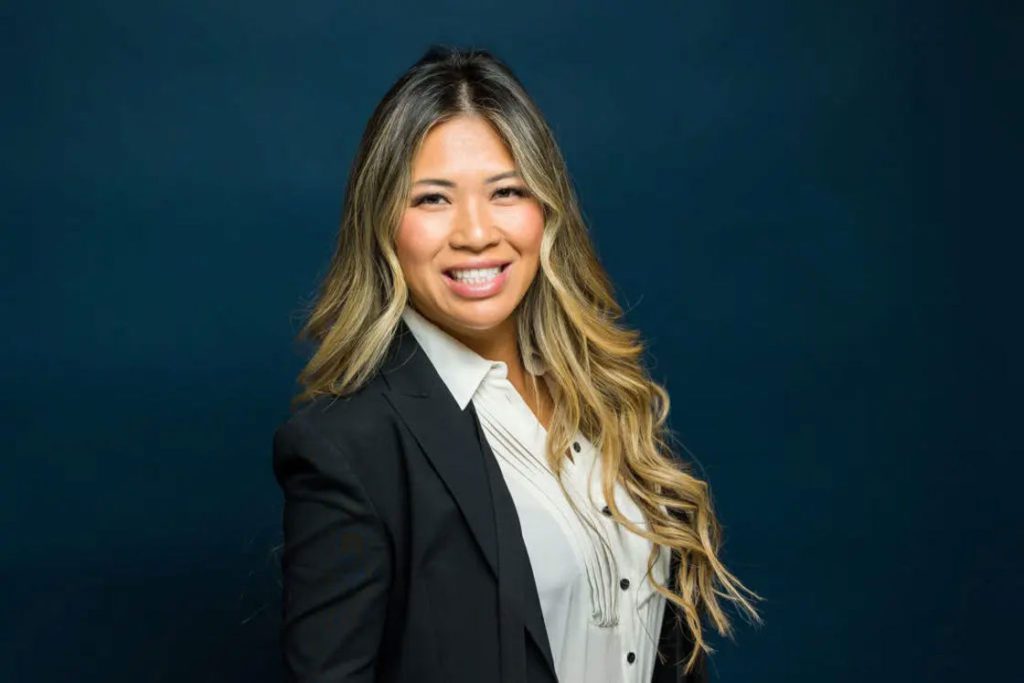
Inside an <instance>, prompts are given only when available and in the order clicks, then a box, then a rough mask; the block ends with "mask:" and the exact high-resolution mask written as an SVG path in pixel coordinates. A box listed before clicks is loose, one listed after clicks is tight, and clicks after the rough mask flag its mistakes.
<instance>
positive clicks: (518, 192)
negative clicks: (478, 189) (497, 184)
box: [494, 187, 526, 197]
mask: <svg viewBox="0 0 1024 683" xmlns="http://www.w3.org/2000/svg"><path fill="white" fill-rule="evenodd" d="M502 192H511V193H513V194H514V195H515V196H517V197H525V196H526V191H525V190H523V188H521V187H503V188H501V189H499V190H495V191H494V194H500V193H502ZM504 196H505V197H507V196H509V195H504Z"/></svg>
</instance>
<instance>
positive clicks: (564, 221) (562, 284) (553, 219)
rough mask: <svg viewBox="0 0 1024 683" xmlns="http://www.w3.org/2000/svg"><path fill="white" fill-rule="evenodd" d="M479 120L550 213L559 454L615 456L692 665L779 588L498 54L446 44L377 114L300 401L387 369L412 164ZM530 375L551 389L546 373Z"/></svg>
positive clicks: (523, 331) (546, 345)
mask: <svg viewBox="0 0 1024 683" xmlns="http://www.w3.org/2000/svg"><path fill="white" fill-rule="evenodd" d="M463 115H468V116H479V117H484V118H485V119H486V120H487V121H488V122H489V123H490V124H491V125H492V126H493V128H494V130H495V131H496V132H497V133H498V134H499V135H500V136H501V138H502V140H503V141H504V143H505V144H506V145H507V147H508V149H509V151H510V154H511V156H512V158H513V159H514V160H515V162H516V165H517V168H518V170H519V172H520V174H521V176H522V179H523V181H524V183H525V184H526V186H527V188H528V189H529V192H530V193H531V194H532V195H533V196H534V197H535V198H537V199H538V200H539V201H540V203H541V204H542V205H543V207H544V215H545V225H544V231H543V237H542V241H541V250H540V270H539V271H538V273H537V276H536V277H535V278H534V281H533V283H532V284H531V285H530V287H529V289H528V291H527V293H526V294H525V296H524V297H523V300H522V301H521V302H520V305H519V306H518V307H517V309H516V314H515V315H516V317H517V323H516V328H517V335H518V343H519V348H520V349H521V351H522V352H523V353H524V354H534V353H536V354H539V355H540V357H541V359H542V360H543V362H544V364H545V365H546V368H547V370H546V372H547V373H548V378H549V380H550V381H551V382H553V383H554V388H555V392H554V393H555V394H556V395H557V397H558V400H557V401H556V405H555V408H554V413H553V415H552V417H551V421H550V427H549V429H548V440H547V458H548V461H549V463H550V465H551V468H552V470H553V471H554V472H555V473H556V474H560V473H561V471H562V464H563V462H564V459H565V458H566V457H567V456H566V455H565V454H566V453H567V449H568V446H569V444H570V442H571V440H572V436H573V434H575V433H576V431H577V430H580V431H581V432H582V433H583V434H584V435H585V436H586V437H587V438H588V439H589V440H590V441H591V442H592V443H593V444H594V445H595V447H596V448H597V449H598V450H599V452H600V454H601V462H602V477H603V492H604V497H605V500H606V501H608V506H609V508H610V509H611V512H612V518H613V519H614V520H615V521H616V522H618V523H619V524H622V525H623V526H625V527H626V528H627V529H629V530H630V531H632V532H633V533H636V534H638V535H640V536H643V537H644V538H647V539H648V540H650V541H652V542H653V543H654V544H655V547H653V548H652V550H651V554H650V557H649V561H648V565H647V580H648V581H650V582H651V585H653V586H655V587H656V590H657V591H658V592H659V593H661V594H662V595H664V596H665V597H666V598H667V599H668V600H671V601H672V602H674V603H675V604H676V605H677V606H678V607H679V608H681V613H682V614H683V615H684V617H685V621H686V626H687V628H688V629H689V632H690V634H691V635H692V640H693V644H694V646H693V648H692V650H691V653H690V656H689V657H688V658H687V661H686V666H685V670H686V671H687V672H690V671H692V670H693V668H694V667H695V666H696V665H697V662H698V658H699V656H700V651H701V650H703V651H705V652H707V653H713V652H715V650H714V648H712V647H711V646H710V645H709V644H708V642H707V640H706V639H705V637H704V632H703V629H702V623H701V622H702V615H707V617H708V618H710V620H711V623H712V624H713V625H714V627H715V628H716V629H717V631H718V632H719V633H720V634H722V635H727V636H729V637H730V638H732V637H733V632H732V626H731V624H730V621H729V619H728V617H727V616H726V614H725V612H724V611H723V609H722V606H721V605H720V603H719V598H723V599H726V600H730V601H732V602H734V603H735V604H737V605H738V606H739V607H740V608H742V610H744V611H745V612H746V614H748V615H749V616H750V617H751V618H752V619H753V620H754V621H756V622H758V623H760V622H761V618H760V616H759V615H758V613H757V611H756V610H755V608H754V607H753V606H752V604H751V602H750V600H748V597H749V598H750V599H753V600H761V599H763V598H761V597H760V596H758V595H757V594H756V593H754V592H752V591H750V590H749V589H748V588H746V587H745V586H744V585H743V584H742V583H741V582H740V581H739V580H738V579H737V578H736V577H735V576H733V575H732V574H731V573H730V572H729V571H728V570H727V569H726V568H725V566H724V565H723V564H722V562H721V560H720V559H719V556H718V553H719V549H720V546H721V536H722V534H721V528H720V525H719V523H718V521H717V519H716V516H715V512H714V510H713V507H712V500H711V494H710V491H709V488H708V484H707V483H706V482H704V481H702V480H701V479H699V478H697V477H696V476H694V474H693V472H692V471H691V466H690V465H689V463H687V462H686V461H684V460H682V459H681V458H679V457H677V456H675V455H674V454H673V452H672V449H671V446H670V444H669V440H670V439H673V440H674V437H672V435H671V430H669V429H668V428H667V427H666V426H665V422H666V419H667V416H668V411H669V397H668V393H667V391H666V390H665V389H664V388H663V387H662V386H661V385H659V384H658V383H656V382H654V381H652V380H651V378H650V377H649V376H648V373H647V371H646V369H645V368H644V366H643V363H642V358H641V356H642V354H643V352H644V349H645V346H644V344H643V343H642V341H641V340H640V335H639V334H638V333H637V332H635V331H633V330H630V329H627V328H626V326H625V325H624V324H623V323H622V309H621V308H620V306H619V305H618V304H617V303H616V301H615V298H614V295H613V288H612V284H611V283H610V281H609V278H608V275H607V274H606V272H605V270H604V268H603V267H602V266H601V264H600V263H599V261H598V258H597V255H596V253H595V250H594V247H593V245H592V243H591V240H590V237H589V235H588V230H587V227H586V225H585V223H584V221H583V218H582V215H581V212H580V209H579V206H578V203H577V199H576V197H575V195H574V191H573V188H572V187H571V184H570V180H569V174H568V172H567V169H566V165H565V162H564V160H563V157H562V154H561V152H560V150H559V148H558V146H557V144H556V143H555V139H554V135H553V134H552V131H551V130H550V128H549V127H548V125H547V124H546V122H545V120H544V119H543V117H542V116H541V113H540V110H539V109H538V107H537V106H536V104H535V103H534V102H533V101H532V100H531V99H530V97H529V96H528V95H527V93H526V90H525V89H524V87H523V85H522V84H521V83H520V81H519V80H518V78H517V77H516V76H515V75H513V73H512V71H511V70H510V69H509V68H508V67H507V66H506V65H505V64H503V63H502V62H501V61H499V60H498V59H497V58H495V57H494V56H493V55H492V54H491V53H489V52H488V51H486V50H477V49H458V48H451V47H448V46H439V45H435V46H432V47H431V48H430V49H429V50H428V51H427V52H426V54H425V55H424V56H423V57H422V58H421V59H420V60H419V61H418V62H417V63H416V64H414V65H413V66H412V67H411V68H410V69H409V70H408V71H406V72H405V73H404V74H403V75H402V76H401V77H400V78H399V79H398V80H397V81H396V82H395V84H394V85H393V86H392V87H391V88H390V90H388V92H387V93H386V94H385V96H384V97H383V99H382V100H381V102H380V103H379V104H378V105H377V107H376V109H375V110H374V112H373V114H372V116H371V117H370V120H369V122H368V123H367V126H366V129H365V131H364V132H363V137H362V140H361V142H360V144H359V147H358V150H357V152H356V156H355V158H354V160H353V163H352V167H351V169H350V174H349V178H348V183H347V187H346V193H345V198H344V204H343V208H342V217H341V225H340V229H339V232H338V238H337V245H336V250H335V252H334V255H333V257H332V259H331V262H330V266H329V268H328V270H327V272H326V274H325V275H324V277H323V280H322V282H321V283H320V286H319V289H318V292H317V295H316V297H315V299H314V300H313V302H312V303H311V304H310V305H309V306H308V307H307V310H306V311H305V313H306V316H305V318H306V320H305V323H304V326H303V327H302V329H301V330H300V332H299V338H300V339H303V340H310V341H312V342H314V343H315V345H316V348H315V351H314V352H313V353H312V356H311V358H310V359H309V361H308V363H307V365H306V366H305V368H304V369H303V370H302V372H301V373H300V375H299V384H300V385H301V386H302V387H303V390H302V391H301V392H300V393H299V394H298V395H297V396H295V397H294V400H293V404H298V403H302V402H305V401H309V400H312V399H313V398H316V397H317V396H320V395H325V394H331V395H345V394H348V393H352V392H354V391H357V390H358V389H359V388H361V387H362V386H364V385H365V383H366V382H367V381H368V380H369V379H370V378H371V377H372V376H373V375H374V374H375V373H376V372H377V370H378V369H379V367H380V365H381V363H382V362H383V360H384V357H385V355H386V352H387V349H388V346H389V344H390V342H391V341H392V338H393V336H394V334H395V333H396V331H397V328H398V325H399V322H400V320H401V315H402V311H403V309H404V307H405V305H406V302H407V300H408V289H407V286H406V283H405V280H404V278H403V275H402V269H401V267H400V265H399V261H398V257H397V256H396V252H395V246H394V245H395V234H396V232H397V229H398V225H399V221H400V218H401V216H402V212H403V211H404V208H405V206H406V205H407V201H408V194H409V192H410V191H411V178H410V175H411V169H412V163H413V160H414V159H415V157H416V154H417V152H418V150H419V149H420V146H421V145H422V143H423V140H424V138H425V136H426V135H427V133H428V131H430V130H431V128H432V127H433V126H435V125H437V124H438V123H441V122H443V121H446V120H448V119H451V118H452V117H455V116H463ZM526 374H527V376H528V378H529V379H530V380H531V386H532V388H533V391H534V392H536V389H537V384H536V382H537V380H536V377H535V376H534V375H532V374H530V373H526ZM557 478H558V481H559V484H560V485H562V482H561V477H557ZM616 482H619V483H620V484H621V485H622V486H623V487H624V488H625V490H626V491H627V492H628V493H629V495H630V496H631V497H632V498H633V499H634V500H635V501H636V503H637V505H638V506H639V507H640V509H641V510H642V511H643V514H644V517H645V520H646V523H647V529H644V528H641V527H639V526H637V525H636V524H634V523H633V522H632V521H630V520H629V519H627V518H626V516H624V515H623V514H622V513H621V511H620V510H619V509H618V506H617V505H616V504H615V496H614V495H613V490H614V488H613V487H614V485H615V483H616ZM562 486H563V491H564V485H562ZM567 498H568V500H569V501H570V503H571V502H572V498H571V497H569V496H567ZM573 505H574V506H575V504H573ZM659 545H660V546H663V547H668V548H671V549H672V552H673V553H676V555H675V556H674V557H678V558H679V563H678V569H677V573H676V575H675V577H671V576H670V577H669V586H662V585H660V584H658V582H656V581H654V580H653V578H652V576H651V570H652V568H653V567H654V565H655V563H656V561H657V557H658V547H657V546H659ZM673 578H674V579H675V582H674V585H673V581H672V579H673ZM673 588H675V590H673ZM744 594H746V596H745V595H744Z"/></svg>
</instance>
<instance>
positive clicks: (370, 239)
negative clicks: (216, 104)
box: [273, 48, 760, 683]
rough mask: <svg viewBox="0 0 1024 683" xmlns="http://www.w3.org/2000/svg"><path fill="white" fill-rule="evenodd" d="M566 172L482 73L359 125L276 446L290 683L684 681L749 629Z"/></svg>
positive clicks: (504, 71) (531, 106) (448, 76)
mask: <svg viewBox="0 0 1024 683" xmlns="http://www.w3.org/2000/svg"><path fill="white" fill-rule="evenodd" d="M568 178H569V174H568V171H567V169H566V167H565V163H564V160H563V159H562V156H561V153H560V152H559V150H558V146H557V144H556V142H555V140H554V137H553V135H552V133H551V130H550V128H549V127H548V125H547V124H546V123H545V121H544V119H543V117H542V116H541V114H540V111H539V109H538V108H537V106H536V104H535V103H534V102H533V101H532V100H531V99H530V97H529V95H528V94H527V93H526V91H525V89H524V88H523V85H522V83H521V82H520V81H519V80H518V79H517V78H516V77H515V76H514V75H513V74H512V72H511V70H510V69H509V68H508V67H507V66H506V65H504V64H503V63H501V62H500V61H499V60H498V59H496V58H495V57H494V56H493V55H491V54H489V53H488V52H486V51H481V50H468V51H462V50H454V49H447V48H435V49H431V50H430V51H429V52H428V53H427V54H426V55H425V56H424V57H423V58H422V59H421V60H420V61H419V62H418V63H416V64H415V65H413V67H412V68H411V69H409V70H408V71H407V72H406V73H405V74H403V75H402V77H401V78H400V79H399V80H398V81H397V82H396V83H395V84H394V85H393V86H392V87H391V89H390V90H389V91H388V93H387V94H386V95H385V97H384V99H383V100H382V101H381V102H380V104H379V105H378V106H377V108H376V109H375V111H374V112H373V115H372V116H371V117H370V121H369V123H368V124H367V127H366V130H365V131H364V134H363V139H362V141H361V143H360V146H359V149H358V152H357V155H356V159H355V161H354V163H353V166H352V171H351V175H350V177H349V181H348V186H347V191H346V195H345V203H344V208H343V215H342V224H341V229H340V231H339V233H338V242H337V246H336V249H335V253H334V256H333V259H332V262H331V267H330V270H329V272H328V273H327V275H326V277H325V278H324V281H323V283H322V285H321V288H320V291H319V295H318V297H317V299H316V301H315V303H314V305H313V307H312V310H311V311H309V317H308V320H307V321H306V324H305V326H304V328H303V330H302V332H301V336H302V337H304V338H307V339H310V340H313V341H314V342H316V344H317V348H316V351H315V352H314V354H313V356H312V357H311V358H310V360H309V362H308V363H307V365H306V367H305V368H304V369H303V371H302V373H301V375H300V377H299V380H300V382H301V384H302V385H303V387H304V388H303V391H302V392H301V393H300V394H299V395H298V396H296V397H295V403H296V404H303V405H301V407H300V408H299V409H298V410H297V411H296V412H295V414H294V415H292V417H291V418H290V419H289V420H287V421H286V422H285V423H284V424H282V425H281V426H280V427H279V428H278V430H277V432H276V433H275V436H274V459H273V466H274V472H275V475H276V476H277V480H278V482H279V484H280V485H281V488H282V491H283V493H284V516H283V528H284V537H285V543H284V556H283V562H282V572H283V577H284V584H283V598H284V599H283V624H282V641H281V642H282V645H283V647H284V655H285V662H286V664H287V666H288V670H289V673H290V676H291V678H292V679H293V680H302V681H328V680H329V681H334V682H341V681H365V682H367V683H369V682H370V681H417V682H418V683H419V682H423V681H426V682H431V681H436V682H438V683H441V682H444V683H448V682H450V681H455V682H461V681H474V682H475V681H502V682H503V683H513V682H514V683H524V682H526V681H530V682H533V681H546V682H548V683H554V682H556V681H560V682H561V683H577V682H579V683H583V682H586V683H619V682H620V681H631V682H636V683H640V682H645V683H646V682H647V681H653V682H655V683H681V682H683V681H687V682H690V683H693V682H695V681H704V680H706V664H707V661H706V660H707V656H708V655H709V654H710V653H712V652H714V650H713V649H712V648H711V646H710V645H709V643H708V640H707V637H706V635H707V634H706V630H705V625H704V622H705V621H709V622H710V625H711V626H713V627H714V628H715V629H716V630H717V631H718V632H719V633H721V634H724V635H731V625H730V622H729V619H728V617H727V616H726V614H725V611H724V610H723V608H722V605H721V601H722V600H729V601H731V602H732V603H734V604H735V605H736V606H738V607H739V608H740V609H742V610H743V611H744V613H745V614H746V615H748V616H749V617H750V618H752V619H754V620H759V618H760V617H759V616H758V614H757V611H756V610H755V609H754V607H753V605H752V604H751V602H750V600H751V599H757V598H759V596H757V595H756V594H755V593H753V592H752V591H750V590H749V589H747V588H746V587H745V586H743V584H742V583H740V581H739V580H738V579H737V578H736V577H735V576H733V575H732V574H731V573H730V572H729V571H728V570H727V569H726V568H725V567H724V565H723V564H722V562H721V561H720V559H719V557H718V552H719V549H720V545H721V541H722V539H721V528H720V526H719V523H718V520H717V517H716V515H715V512H714V509H713V505H712V500H711V495H710V489H709V486H708V484H707V483H706V482H704V481H702V480H700V479H698V478H697V477H696V476H694V474H693V473H692V471H691V466H690V464H689V463H688V462H686V461H684V460H683V459H681V458H680V457H679V456H678V455H677V454H676V453H674V452H673V451H672V448H671V445H670V443H669V439H668V430H667V428H666V426H665V423H666V419H667V415H668V410H669V398H668V394H667V392H666V391H665V389H664V388H663V387H661V386H660V385H659V384H657V383H656V382H654V381H653V380H652V379H651V378H650V377H649V376H648V374H647V372H646V369H645V368H644V366H643V364H642V363H641V362H640V358H641V356H642V354H643V352H644V345H643V343H642V342H640V341H639V334H638V333H636V332H635V331H633V330H630V329H628V328H627V327H626V326H625V325H624V324H623V323H622V321H621V318H622V309H621V307H620V306H619V305H618V303H617V302H616V300H615V298H614V296H613V288H612V285H611V283H610V281H609V278H608V276H607V273H606V272H605V270H604V269H603V267H602V266H601V264H600V262H599V261H598V259H597V256H596V251H595V249H594V246H593V244H592V243H591V241H590V238H589V235H588V231H587V227H586V225H585V223H584V221H583V219H582V216H581V213H580V210H579V207H578V203H577V200H576V197H575V194H574V192H573V189H572V187H571V185H570V183H569V180H568ZM339 399H340V400H339Z"/></svg>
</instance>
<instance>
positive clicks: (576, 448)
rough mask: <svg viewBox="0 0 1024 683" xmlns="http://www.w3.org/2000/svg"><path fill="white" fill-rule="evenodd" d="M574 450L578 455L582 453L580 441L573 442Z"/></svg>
mask: <svg viewBox="0 0 1024 683" xmlns="http://www.w3.org/2000/svg"><path fill="white" fill-rule="evenodd" d="M572 449H573V450H574V451H576V452H577V453H579V452H580V442H579V441H573V442H572Z"/></svg>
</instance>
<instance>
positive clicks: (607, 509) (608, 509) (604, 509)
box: [601, 505, 612, 517]
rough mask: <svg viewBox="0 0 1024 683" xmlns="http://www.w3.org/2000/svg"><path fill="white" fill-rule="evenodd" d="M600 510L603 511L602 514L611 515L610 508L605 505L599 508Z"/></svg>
mask: <svg viewBox="0 0 1024 683" xmlns="http://www.w3.org/2000/svg"><path fill="white" fill-rule="evenodd" d="M601 512H603V513H604V514H606V515H608V516H609V517H611V516H612V511H611V508H609V507H608V506H607V505H605V506H604V507H603V508H601Z"/></svg>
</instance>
